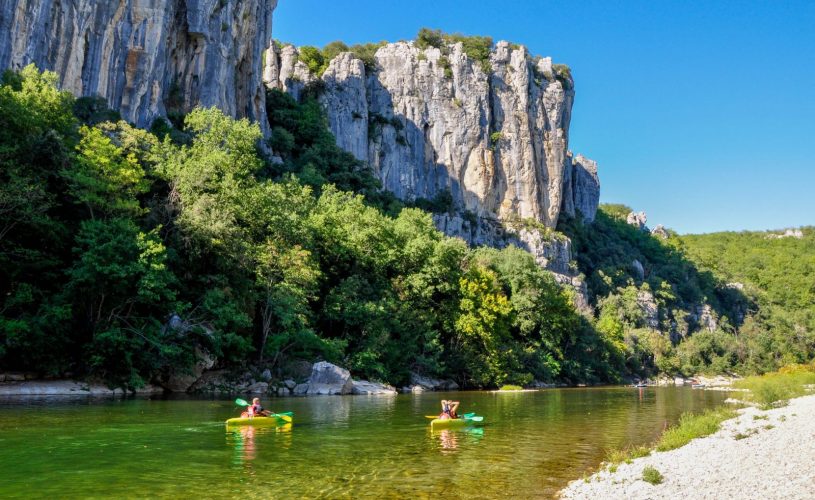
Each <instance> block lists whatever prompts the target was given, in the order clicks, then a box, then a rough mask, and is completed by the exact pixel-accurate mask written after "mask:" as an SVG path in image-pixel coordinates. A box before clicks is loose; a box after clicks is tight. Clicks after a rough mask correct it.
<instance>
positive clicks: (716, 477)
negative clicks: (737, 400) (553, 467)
mask: <svg viewBox="0 0 815 500" xmlns="http://www.w3.org/2000/svg"><path fill="white" fill-rule="evenodd" d="M739 414H740V415H739V416H738V417H736V418H733V419H730V420H727V421H725V422H723V423H722V425H721V429H720V430H719V431H718V432H716V433H715V434H712V435H710V436H707V437H704V438H699V439H695V440H693V441H691V442H690V443H688V444H687V445H685V446H683V447H682V448H678V449H675V450H671V451H667V452H656V451H654V452H652V453H651V455H650V456H647V457H643V458H638V459H635V460H633V461H632V462H631V463H629V464H625V463H623V464H620V465H619V466H618V468H617V470H616V471H615V472H613V473H612V472H610V471H609V470H608V467H604V468H603V469H602V470H600V471H599V472H597V473H595V474H594V475H592V476H588V477H587V478H585V479H578V480H575V481H572V482H571V483H569V485H568V486H567V487H566V488H564V489H563V490H562V491H561V492H560V498H563V499H588V498H591V499H595V498H602V499H662V498H665V499H667V498H671V499H675V498H682V499H683V500H691V499H711V500H712V499H729V498H738V499H812V498H815V395H813V396H805V397H801V398H797V399H793V400H790V401H789V404H788V405H786V406H784V407H782V408H776V409H772V410H760V409H758V408H754V407H748V408H744V409H741V410H739ZM648 466H651V467H653V468H655V469H656V470H658V471H659V472H660V473H661V474H662V476H663V482H662V483H661V484H655V485H653V484H650V483H647V482H645V481H644V480H643V469H644V468H645V467H648Z"/></svg>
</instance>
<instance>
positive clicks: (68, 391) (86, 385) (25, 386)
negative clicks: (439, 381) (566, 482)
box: [0, 374, 736, 398]
mask: <svg viewBox="0 0 815 500" xmlns="http://www.w3.org/2000/svg"><path fill="white" fill-rule="evenodd" d="M353 383H355V384H362V385H363V386H366V385H371V386H377V387H372V388H367V390H366V391H358V392H351V393H349V394H348V395H383V394H384V395H394V394H396V392H397V391H395V390H393V389H392V388H391V387H389V386H383V385H382V384H377V383H371V382H368V381H364V380H360V381H353ZM380 386H381V387H387V388H388V389H391V390H388V391H377V390H376V389H377V388H379V387H380ZM608 387H627V388H633V387H632V386H631V385H628V384H598V385H588V386H587V385H584V384H545V385H543V384H542V385H540V386H538V387H531V388H524V389H521V390H516V391H502V390H500V389H466V388H465V389H461V388H440V387H439V388H423V389H422V390H410V391H409V390H404V389H405V388H403V390H400V391H398V392H401V393H407V394H410V393H417V392H419V393H420V392H461V391H465V392H466V391H484V392H491V393H496V394H498V393H526V392H538V391H542V390H549V389H597V388H608ZM658 387H683V386H682V385H679V384H677V385H675V386H674V385H667V386H666V385H656V384H654V385H649V386H646V387H643V388H644V389H653V388H658ZM684 387H687V388H690V385H685V386H684ZM293 389H294V385H292V386H291V390H289V391H287V394H278V393H277V392H269V393H268V394H264V395H265V396H267V397H280V396H294V397H303V396H314V395H313V394H308V395H306V394H297V393H296V392H295V391H294V390H293ZM701 390H720V391H733V390H736V389H732V388H730V387H728V386H714V387H710V386H709V387H705V388H704V389H701ZM368 391H370V392H368ZM161 394H186V395H191V396H196V395H197V396H213V395H215V396H236V395H237V396H240V395H246V394H258V392H255V391H253V390H252V388H251V387H249V388H245V389H244V390H240V389H236V390H233V391H206V390H204V391H193V392H177V391H170V390H167V389H166V388H164V387H161V386H158V385H153V384H148V385H146V386H144V387H142V388H140V389H137V390H136V391H135V392H134V391H125V390H123V389H121V388H119V387H117V388H113V389H111V388H110V387H108V386H107V385H105V384H104V383H102V382H99V381H94V382H88V381H83V380H75V379H37V378H24V377H23V376H22V374H20V375H19V376H18V378H15V379H13V380H9V379H6V380H4V381H3V380H0V397H4V398H5V397H29V396H30V397H42V396H155V395H161ZM320 395H342V394H340V393H334V392H327V393H326V394H320Z"/></svg>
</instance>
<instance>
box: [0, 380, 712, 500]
mask: <svg viewBox="0 0 815 500" xmlns="http://www.w3.org/2000/svg"><path fill="white" fill-rule="evenodd" d="M447 396H450V397H452V398H456V399H458V400H460V401H461V403H462V404H461V410H463V411H465V412H466V411H475V412H478V413H479V414H481V415H485V416H486V419H485V424H486V425H484V426H482V427H480V428H477V429H470V430H460V431H443V432H439V433H431V431H430V429H429V425H428V424H427V422H428V420H427V419H425V418H424V415H432V414H435V413H438V411H439V400H440V399H442V398H446V397H447ZM724 397H725V396H724V395H723V394H722V393H718V392H711V391H698V390H697V391H694V390H692V389H683V388H647V389H644V390H640V389H633V388H598V389H594V388H588V389H556V390H555V389H553V390H544V391H540V392H527V393H511V394H495V393H489V392H460V393H450V394H447V395H445V394H443V393H426V394H422V395H400V396H398V397H365V396H348V397H322V398H286V399H274V400H270V401H269V402H267V403H269V404H270V405H274V409H276V410H279V411H285V410H289V411H294V412H295V424H294V426H292V427H290V428H288V429H286V428H278V429H274V428H268V429H260V428H258V429H253V428H251V427H250V428H243V429H241V430H238V431H234V432H233V431H227V430H226V429H225V427H224V425H223V421H224V420H225V419H226V418H228V417H230V416H235V415H236V413H237V410H236V409H235V407H234V406H233V404H232V403H231V402H229V401H213V400H166V399H159V400H145V399H132V400H118V401H117V400H98V399H95V400H87V399H86V400H79V401H77V400H60V399H46V400H30V399H26V400H22V399H18V400H0V471H1V472H0V498H16V497H19V498H22V497H27V498H31V497H51V498H66V497H83V498H87V497H99V498H101V497H109V498H122V497H140V498H144V497H169V496H174V497H184V498H228V497H238V496H241V497H243V498H247V497H248V498H253V497H257V498H304V497H305V498H318V497H324V498H360V497H380V498H395V497H412V498H431V497H432V498H438V497H439V496H440V495H446V496H448V497H449V498H497V497H507V496H509V497H514V498H546V497H551V496H552V494H554V493H555V492H556V491H558V490H559V489H560V488H561V487H562V486H563V485H565V484H566V483H567V482H568V481H569V480H571V479H574V478H578V477H581V476H582V475H583V474H584V472H586V471H589V470H591V469H592V468H593V467H596V466H597V465H598V464H599V463H600V461H601V460H602V458H603V455H604V451H605V449H607V448H609V447H617V446H624V445H626V444H629V443H634V444H638V443H645V442H648V441H651V440H653V439H654V438H655V437H656V436H658V435H659V433H660V432H661V431H662V429H663V428H664V427H665V426H667V425H670V424H672V423H674V422H675V421H676V420H677V419H678V417H679V415H680V414H681V413H682V412H684V411H700V410H702V409H704V408H707V407H711V406H715V405H718V404H720V403H721V401H722V400H723V399H724Z"/></svg>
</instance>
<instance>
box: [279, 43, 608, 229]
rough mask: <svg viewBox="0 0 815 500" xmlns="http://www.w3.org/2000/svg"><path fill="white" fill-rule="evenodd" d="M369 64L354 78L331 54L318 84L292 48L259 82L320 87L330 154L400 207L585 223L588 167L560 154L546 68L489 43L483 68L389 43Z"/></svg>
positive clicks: (565, 120)
mask: <svg viewBox="0 0 815 500" xmlns="http://www.w3.org/2000/svg"><path fill="white" fill-rule="evenodd" d="M375 61H376V64H375V66H376V69H375V70H372V71H366V68H365V65H364V64H363V62H362V61H361V60H360V59H359V58H357V57H356V56H354V55H353V54H351V53H342V54H340V55H338V56H337V57H335V58H334V59H333V60H332V61H330V63H329V64H328V68H327V69H326V71H325V72H324V73H323V74H322V75H320V76H319V77H318V76H317V75H314V74H312V73H311V72H310V71H309V69H308V67H307V66H306V64H304V63H303V62H301V61H298V53H297V49H296V48H295V47H292V46H285V47H282V48H277V47H274V46H273V47H271V48H270V49H269V50H268V51H267V53H266V67H265V71H264V78H265V82H266V84H267V85H268V86H270V87H272V88H278V89H282V90H285V91H287V92H289V93H291V94H292V95H294V96H295V97H298V96H299V95H300V93H301V92H302V90H303V88H304V87H305V86H306V85H308V84H310V83H312V82H315V81H317V80H320V81H321V82H322V86H323V87H324V89H323V91H322V92H321V97H320V99H321V102H322V103H323V105H324V107H325V109H326V111H327V114H328V119H329V126H330V127H331V130H332V132H333V133H334V135H335V136H336V138H337V144H338V145H339V146H340V147H342V148H343V149H345V150H347V151H349V152H350V153H352V154H353V155H354V156H356V157H357V158H358V159H360V160H362V161H364V162H366V163H367V164H368V165H370V166H371V167H372V168H373V169H374V171H375V172H376V173H377V174H378V176H379V178H380V179H381V180H382V183H383V185H384V187H385V188H386V189H388V190H389V191H392V192H393V193H395V194H396V195H397V196H398V197H399V198H401V199H405V200H413V199H416V198H428V199H432V198H433V197H435V196H436V195H438V194H439V193H441V192H444V191H449V192H450V193H451V194H452V195H453V200H454V203H455V205H456V207H457V209H458V210H459V211H461V212H464V211H467V212H471V213H473V214H475V215H476V216H477V217H478V218H481V219H496V220H510V219H518V218H520V219H533V220H535V221H540V222H542V223H544V224H545V225H546V226H548V227H555V225H556V224H557V220H558V217H559V216H560V214H561V212H565V213H567V214H569V215H575V214H576V213H578V212H579V213H580V214H582V216H583V217H584V218H586V219H587V220H592V219H593V218H594V214H595V212H596V210H597V202H598V199H599V181H598V178H597V164H596V163H595V162H593V161H591V160H588V159H586V158H584V157H582V156H580V155H577V156H574V157H573V156H572V155H571V154H570V153H569V152H568V138H569V122H570V119H571V109H572V101H573V98H574V90H573V82H572V79H571V76H570V75H569V74H568V72H564V71H563V70H560V71H558V70H556V69H555V67H554V66H553V64H552V61H551V59H550V58H533V57H532V56H531V55H530V54H529V53H528V51H527V49H526V47H523V46H513V45H510V44H509V43H508V42H498V43H497V44H496V45H495V46H494V48H493V50H492V52H491V54H490V57H489V65H488V68H486V66H485V65H484V64H482V61H476V60H474V59H472V58H471V57H469V56H468V55H467V54H466V53H465V52H464V50H463V47H462V44H461V43H456V44H450V45H449V46H448V47H446V48H445V51H444V52H443V51H442V50H440V49H439V48H435V47H427V48H425V49H420V48H418V47H417V46H416V45H415V44H414V43H412V42H398V43H391V44H387V45H384V46H383V47H381V48H380V49H379V50H378V51H377V52H376V55H375ZM485 68H486V69H487V70H486V71H485Z"/></svg>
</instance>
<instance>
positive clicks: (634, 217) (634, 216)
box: [625, 212, 649, 231]
mask: <svg viewBox="0 0 815 500" xmlns="http://www.w3.org/2000/svg"><path fill="white" fill-rule="evenodd" d="M625 221H626V222H627V223H629V224H631V225H632V226H634V227H636V228H637V229H639V230H641V231H649V229H648V226H646V225H645V224H646V223H647V222H648V216H647V215H646V214H645V212H631V213H629V214H628V217H626V218H625Z"/></svg>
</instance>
